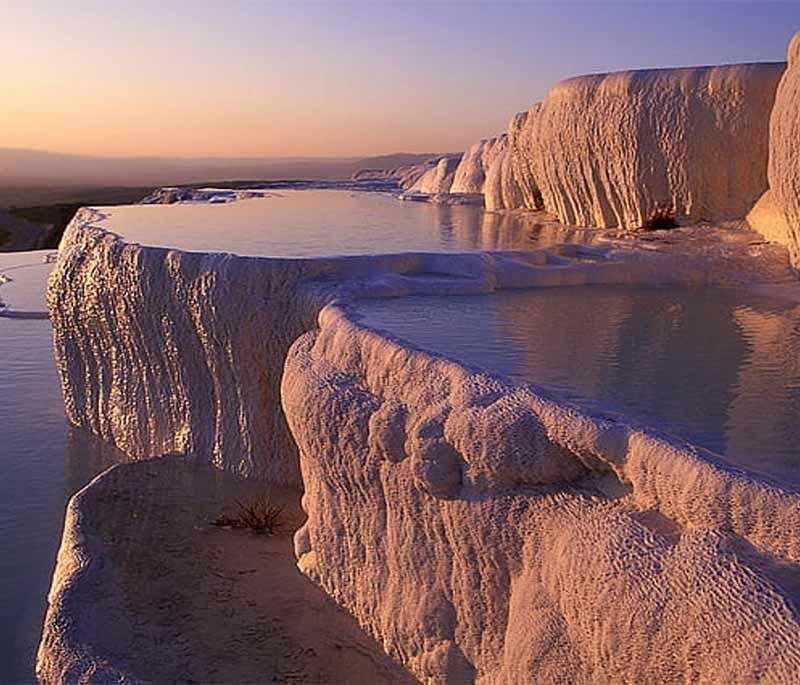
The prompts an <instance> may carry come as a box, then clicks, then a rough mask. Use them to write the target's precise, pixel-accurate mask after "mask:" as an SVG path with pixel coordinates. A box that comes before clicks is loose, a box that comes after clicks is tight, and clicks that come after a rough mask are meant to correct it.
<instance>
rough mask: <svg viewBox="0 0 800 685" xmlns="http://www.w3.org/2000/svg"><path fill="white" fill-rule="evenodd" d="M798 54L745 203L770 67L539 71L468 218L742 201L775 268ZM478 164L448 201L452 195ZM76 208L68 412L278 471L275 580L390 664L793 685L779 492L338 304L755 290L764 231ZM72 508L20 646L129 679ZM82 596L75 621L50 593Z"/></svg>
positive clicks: (61, 277)
mask: <svg viewBox="0 0 800 685" xmlns="http://www.w3.org/2000/svg"><path fill="white" fill-rule="evenodd" d="M798 59H800V39H798V38H797V37H796V38H795V40H794V41H793V42H792V47H791V49H790V54H789V69H788V70H787V71H786V74H785V75H784V76H783V80H782V81H781V85H780V88H779V89H778V96H777V101H776V104H775V110H774V112H773V115H772V122H771V139H770V141H769V145H770V167H769V180H770V189H769V192H768V193H767V196H766V197H765V198H762V200H761V202H759V203H758V204H757V205H756V201H757V200H758V199H759V198H760V197H762V196H763V195H764V193H765V191H766V190H767V175H766V170H767V146H768V131H767V122H768V120H769V112H770V110H771V108H772V102H773V99H774V96H775V91H776V88H777V86H778V80H779V79H780V78H781V74H782V72H783V69H784V66H783V65H781V64H761V65H736V66H728V67H708V68H700V69H679V70H657V71H640V72H625V73H620V74H610V75H600V76H587V77H581V78H578V79H572V80H570V81H567V82H564V83H562V84H560V85H559V86H557V87H556V88H554V89H553V90H552V91H551V92H550V94H549V95H548V96H547V98H546V99H545V101H544V102H543V103H541V105H536V106H534V107H533V108H531V110H530V111H529V112H526V113H522V114H520V115H517V116H516V117H514V119H513V120H512V122H511V124H510V126H509V133H508V137H507V145H506V146H505V147H504V149H502V150H500V151H499V152H498V154H497V155H496V156H494V157H493V160H491V161H490V162H489V163H488V164H485V165H484V163H483V162H481V163H480V168H481V173H483V175H484V178H483V180H482V181H481V183H482V184H483V185H482V189H481V191H480V192H483V193H484V195H485V198H486V204H487V206H488V207H490V208H496V209H513V208H516V207H520V206H524V207H527V208H536V209H541V208H545V209H547V210H548V211H550V212H552V213H554V214H556V215H557V216H558V217H559V218H560V219H561V220H563V221H566V222H569V223H574V224H579V225H581V224H583V225H599V226H605V227H615V226H618V227H621V228H626V227H636V226H639V225H641V224H642V222H643V221H644V220H646V219H647V217H648V215H649V213H650V212H651V211H652V210H653V209H655V208H657V207H660V206H664V205H667V204H669V205H671V207H672V208H673V209H674V210H675V211H676V214H677V217H678V218H679V219H681V220H693V221H697V220H703V219H706V220H715V221H721V220H724V219H742V218H743V217H744V216H745V215H747V214H748V212H749V213H750V221H751V223H752V224H753V225H754V226H756V227H757V228H762V229H763V225H764V223H765V221H766V223H767V224H769V225H770V226H771V228H768V229H767V230H764V233H765V235H767V237H770V238H772V239H776V238H780V236H781V235H782V234H786V236H788V237H787V238H786V240H783V241H780V242H784V243H787V244H789V245H790V247H791V248H792V250H793V256H794V258H795V260H796V259H797V254H798V249H799V248H798V247H797V245H798V240H799V239H798V235H800V233H799V231H800V185H798V183H800V182H798V180H797V173H796V170H797V168H798V164H797V162H798V150H800V143H798V142H797V139H798V135H797V134H798V125H799V124H798V117H797V109H796V107H797V101H798V97H800V95H798V93H800V72H798V71H797V69H798ZM478 152H479V150H478V151H476V153H475V154H474V155H472V157H471V159H472V161H471V162H470V165H472V166H471V167H470V168H471V171H470V173H467V168H466V166H465V168H464V174H463V177H462V176H459V181H458V183H459V184H460V185H457V186H456V187H457V188H458V187H463V188H468V187H470V188H471V187H474V186H471V185H469V184H470V183H473V184H477V183H478V181H477V178H478V176H479V174H477V172H476V170H477V168H478V166H479V165H478V163H477V162H476V160H479V159H482V157H481V155H480V154H478ZM470 154H471V153H469V154H468V155H467V156H468V157H469V156H470ZM457 167H458V160H457V159H452V158H450V159H447V158H445V159H442V160H441V161H440V162H439V163H438V164H437V165H436V167H434V168H432V169H430V170H429V171H427V172H426V173H425V174H424V175H423V176H422V177H421V178H420V179H419V180H418V181H417V183H416V184H415V186H414V188H413V189H412V190H413V192H414V193H418V194H425V195H433V196H436V195H441V194H443V193H448V192H450V191H451V188H452V186H453V184H454V183H455V176H456V175H457V174H456V171H457ZM472 172H476V173H474V174H473V173H472ZM465 192H466V191H465ZM470 192H471V191H470ZM754 205H756V206H755V207H754ZM751 210H752V211H751ZM764 217H766V220H765V219H764ZM770 217H772V218H770ZM775 217H778V218H782V219H781V220H783V221H784V222H785V223H784V224H779V223H776V222H777V219H776V218H775ZM96 218H97V217H96V215H95V213H94V212H93V211H92V210H84V211H82V212H81V213H80V214H79V215H78V216H77V217H76V218H75V220H74V221H73V222H72V224H71V225H70V227H69V228H68V230H67V232H66V233H65V236H64V239H63V241H62V245H61V249H60V256H59V261H58V263H57V264H56V267H55V270H54V272H53V275H52V277H51V280H50V284H49V290H48V305H49V310H50V313H51V318H52V321H53V326H54V332H55V349H56V358H57V362H58V366H59V371H60V374H61V378H62V384H63V389H64V395H65V404H66V411H67V415H68V418H69V419H70V421H72V422H73V423H76V424H78V425H82V426H85V427H88V428H89V429H91V430H92V431H93V432H94V433H96V434H98V435H100V436H101V437H103V438H104V439H106V440H108V441H110V442H112V443H114V444H115V445H117V446H118V447H120V448H122V449H123V450H125V451H126V452H127V453H128V454H130V455H131V456H134V457H139V458H141V457H150V456H159V455H162V454H166V453H175V454H181V455H184V456H186V457H187V458H189V459H191V460H195V461H200V462H204V463H211V464H213V465H215V466H217V467H219V468H222V469H226V470H229V471H233V472H235V473H237V474H240V475H245V476H249V477H253V478H261V479H266V480H269V481H271V482H273V483H276V484H281V485H292V486H298V485H302V487H303V488H304V490H305V495H304V497H303V508H304V509H305V511H306V513H307V515H308V519H307V521H306V522H305V523H304V525H303V526H302V527H301V528H300V529H299V530H298V532H297V533H296V535H295V551H296V555H297V557H298V565H299V567H300V569H301V570H302V571H303V572H304V573H306V574H307V575H308V576H309V577H310V578H311V579H313V580H314V581H315V582H316V583H318V584H319V585H320V586H321V587H322V588H323V589H324V590H325V591H326V592H327V593H328V594H329V595H330V596H331V597H333V598H334V599H335V600H336V601H337V602H338V603H339V604H341V605H342V606H344V607H345V608H346V609H347V610H348V611H349V612H350V613H351V614H352V615H353V616H354V617H355V618H356V619H357V620H358V622H359V623H360V624H361V626H362V627H363V628H364V629H365V630H366V631H367V632H369V633H370V634H372V635H373V636H374V637H375V638H376V639H377V640H378V641H379V642H380V643H381V644H382V645H383V646H384V648H385V650H386V651H387V652H388V653H389V654H391V655H392V656H393V657H394V658H395V659H397V660H398V661H400V662H401V663H402V664H404V665H405V666H407V667H408V668H409V669H410V670H411V671H412V672H413V673H414V674H416V676H418V677H419V678H421V679H425V680H428V681H429V682H431V683H443V682H458V683H461V682H472V681H477V682H480V683H483V684H485V685H488V684H489V683H498V684H499V683H508V682H512V683H518V682H519V683H521V682H531V681H537V682H570V683H597V682H629V683H642V682H674V681H692V682H708V683H712V682H713V683H716V682H731V683H734V682H736V683H739V682H741V683H747V682H754V681H759V682H766V683H784V682H796V681H798V680H800V621H799V620H798V613H797V612H798V609H797V600H798V596H800V594H799V593H800V585H799V584H798V581H797V579H798V577H800V536H798V534H797V531H798V529H800V494H798V493H797V492H795V491H792V490H790V489H788V488H786V487H783V486H780V485H777V484H773V483H770V482H767V481H766V480H763V479H760V478H757V477H755V476H751V475H749V474H747V473H744V472H741V471H738V470H736V469H733V468H732V467H729V466H726V465H724V464H723V463H721V462H720V461H718V460H717V459H716V458H715V456H714V455H713V454H710V453H707V452H705V451H703V450H701V449H698V448H696V447H694V446H692V445H690V444H687V443H685V442H682V441H679V440H676V439H673V438H669V437H665V436H663V435H660V434H657V433H655V432H653V431H651V430H648V429H647V428H646V427H642V426H638V425H634V424H629V423H627V422H625V421H624V420H623V419H620V417H618V416H617V417H611V416H606V415H602V414H601V413H589V412H587V411H585V410H583V409H581V408H580V407H579V406H578V405H575V404H570V403H567V402H564V401H562V400H559V399H556V398H554V397H551V396H549V395H548V393H546V392H545V391H543V390H542V389H540V388H537V387H535V386H526V385H512V384H510V383H509V382H508V381H506V380H504V379H503V378H500V377H494V376H491V375H489V374H485V373H481V372H479V371H477V370H475V369H469V368H466V367H464V366H463V365H461V364H459V363H458V362H456V361H453V360H448V359H444V358H441V357H437V356H435V355H430V354H427V353H424V352H421V351H419V350H416V349H413V348H411V347H410V346H408V345H405V344H403V343H402V342H400V341H397V340H394V339H392V338H390V337H388V336H386V335H383V334H380V333H379V332H377V331H372V330H369V329H367V328H365V327H363V326H362V325H360V324H359V321H358V317H357V314H354V313H353V312H352V311H351V310H350V309H349V303H350V302H351V300H352V299H353V298H355V297H358V296H372V297H382V296H401V295H405V294H412V293H431V292H436V293H439V294H448V293H459V294H464V293H482V292H490V291H492V290H495V289H500V288H513V287H545V286H547V287H553V286H560V285H578V284H591V283H682V284H694V285H706V284H710V283H728V282H736V283H753V282H758V281H764V280H767V281H769V280H781V278H783V277H784V276H785V273H784V272H785V266H786V262H785V259H786V257H785V253H783V257H782V258H781V259H779V260H774V259H773V257H774V256H775V252H774V250H778V249H779V248H778V247H777V246H764V245H759V244H756V243H757V242H758V241H753V240H752V236H753V234H752V233H745V232H742V231H740V230H738V229H735V228H731V229H730V230H729V231H726V230H722V229H711V228H710V227H705V228H695V229H691V231H690V229H679V230H676V231H673V232H672V233H671V234H670V236H672V238H671V240H672V241H674V243H675V244H671V243H670V242H667V243H665V244H664V245H658V244H656V243H647V244H645V243H644V242H642V243H640V245H641V246H642V247H641V249H638V250H629V249H625V248H624V245H623V242H624V241H619V242H618V243H612V242H607V243H606V244H605V246H603V247H597V246H592V247H578V246H576V245H569V246H564V247H562V248H559V249H550V250H540V251H536V252H527V253H521V252H520V253H510V252H509V253H487V252H484V253H475V254H419V253H409V254H398V255H378V256H367V257H338V258H337V257H320V258H315V259H267V258H259V257H238V256H235V255H230V254H203V253H189V252H182V251H179V250H170V249H163V248H155V247H147V246H141V245H136V244H129V243H126V242H125V241H124V240H122V239H121V238H120V237H118V236H116V235H113V234H111V233H109V232H108V231H107V230H105V229H103V228H102V227H101V226H99V225H98V222H97V221H96ZM684 231H690V232H691V233H692V235H691V236H688V235H687V234H685V233H684ZM771 232H772V233H771ZM701 236H705V238H704V239H705V242H703V239H701ZM681 241H684V242H683V243H681ZM682 245H683V246H682ZM686 245H688V246H689V247H686ZM645 248H648V249H645ZM782 252H783V251H782ZM741 257H744V259H743V260H742V259H740V258H741ZM796 263H797V262H796ZM746 324H747V321H745V320H743V321H742V325H746ZM780 335H781V334H780V331H776V332H775V335H774V338H775V340H777V341H779V340H780ZM766 343H768V344H776V343H775V341H774V340H772V338H770V340H768V341H766ZM766 343H765V344H766ZM768 344H767V348H768ZM741 410H742V411H746V408H743V409H741ZM92 487H94V486H89V488H90V489H91V488H92ZM89 499H90V496H89V495H87V492H86V491H84V493H83V494H82V495H79V496H77V497H76V498H75V499H73V501H72V503H71V504H70V508H69V509H68V516H67V521H66V526H65V532H64V542H63V544H62V549H61V553H60V555H59V560H58V566H57V569H56V573H55V575H54V579H53V588H52V591H51V597H52V598H55V599H54V601H55V603H54V604H53V605H51V610H50V612H49V613H48V617H47V620H46V624H45V629H44V636H45V639H44V640H43V642H42V646H41V648H40V654H39V660H40V663H43V664H45V665H47V668H48V671H47V675H46V678H45V680H46V681H47V682H60V681H61V680H63V677H64V676H65V674H66V671H64V669H66V668H72V665H74V664H75V663H76V658H77V659H78V660H79V661H80V663H87V664H89V665H90V666H91V665H92V664H99V665H100V666H101V667H102V669H103V673H104V674H106V675H109V676H112V677H113V678H115V679H117V680H120V679H121V680H124V679H126V678H127V679H128V680H130V681H134V680H135V678H133V677H132V676H131V674H130V673H129V672H127V671H126V669H125V665H124V660H118V661H117V660H115V658H114V655H115V654H122V653H125V652H126V651H127V650H128V649H129V646H130V645H129V644H128V643H127V642H125V640H124V639H116V638H115V636H117V635H123V637H124V634H125V633H126V627H127V626H129V625H130V622H131V621H134V620H135V616H128V615H126V613H125V611H124V609H122V607H123V606H124V603H123V602H122V601H121V598H120V595H119V589H118V588H115V587H113V586H110V585H103V586H102V587H100V588H99V592H97V589H98V588H95V587H92V583H97V582H100V581H98V578H99V577H100V576H98V575H97V573H96V571H97V570H98V569H100V568H102V566H103V564H105V563H111V562H110V561H109V559H108V558H107V557H106V555H105V550H103V549H102V548H99V547H97V548H93V547H92V544H94V541H95V539H94V538H89V537H82V526H83V530H88V528H86V526H85V525H84V524H85V523H86V521H87V520H88V518H87V511H86V510H85V502H86V501H88V500H89ZM82 507H84V508H83V509H82ZM113 577H114V576H113V574H108V573H105V574H102V578H103V581H102V582H103V583H106V582H107V581H108V579H109V578H113ZM87 588H88V589H87ZM90 596H91V597H95V598H96V601H97V602H98V604H97V605H96V607H95V608H96V609H97V610H98V611H100V615H98V618H97V623H96V625H95V624H94V622H92V621H86V620H82V621H75V620H73V619H75V618H82V619H85V616H83V615H82V614H81V612H83V611H84V609H82V608H81V607H75V606H71V605H70V604H69V602H61V599H63V598H65V597H66V598H68V597H90ZM59 602H61V603H59ZM103 606H105V607H110V610H109V613H108V614H103V612H102V609H103ZM70 612H77V613H75V614H73V615H71V614H70ZM80 626H86V628H81V627H80ZM92 626H94V627H92ZM98 626H99V628H98ZM106 627H107V628H108V630H105V628H106ZM98 631H101V632H102V635H101V634H100V632H98ZM48 636H49V639H48ZM62 637H65V638H68V639H66V640H62V639H61V638H62ZM115 640H116V641H115ZM70 645H73V646H75V647H74V648H73V647H71V646H70ZM73 649H74V650H75V653H72V652H71V650H73ZM78 650H80V654H78V653H77V651H78ZM62 665H63V666H62Z"/></svg>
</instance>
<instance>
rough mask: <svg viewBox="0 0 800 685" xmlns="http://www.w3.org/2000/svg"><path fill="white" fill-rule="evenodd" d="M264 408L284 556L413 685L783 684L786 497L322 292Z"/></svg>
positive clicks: (799, 655) (799, 652) (793, 544)
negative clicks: (379, 326)
mask: <svg viewBox="0 0 800 685" xmlns="http://www.w3.org/2000/svg"><path fill="white" fill-rule="evenodd" d="M282 398H283V406H284V410H285V412H286V415H287V418H288V421H289V424H290V426H291V428H292V432H293V434H294V436H295V438H296V440H297V442H298V445H299V447H300V455H301V466H302V472H303V480H304V484H305V495H304V497H303V507H304V509H305V511H306V512H307V514H308V521H307V522H306V524H305V526H304V527H303V528H301V529H300V531H298V533H297V534H296V536H295V551H296V554H297V556H298V564H299V566H300V568H301V570H303V571H304V572H305V573H306V574H308V575H309V576H310V577H311V578H313V579H314V580H316V581H317V582H318V583H319V584H320V585H321V586H322V587H323V588H324V589H325V590H326V591H327V592H328V593H329V594H331V595H332V596H333V597H335V598H336V599H337V601H339V602H340V603H341V604H343V605H344V606H345V607H346V608H348V609H349V611H350V612H351V613H353V615H354V616H356V618H357V619H358V620H359V622H360V623H361V624H362V625H363V626H364V627H365V628H366V629H367V630H369V631H370V632H371V633H372V634H373V635H374V636H375V637H376V638H377V639H378V640H380V641H382V642H383V644H384V646H385V648H386V649H387V650H388V651H389V653H390V654H392V655H393V656H395V658H397V659H399V660H400V661H401V662H402V663H404V664H406V665H407V666H408V667H409V668H410V669H411V670H412V671H413V672H414V673H416V674H417V675H418V676H419V677H420V678H421V679H429V681H430V682H471V681H473V680H478V681H480V682H486V683H490V682H491V683H494V682H497V683H505V682H579V683H596V682H674V681H679V680H681V681H682V680H684V679H686V678H687V677H690V678H691V679H695V680H698V681H700V682H753V681H755V680H762V681H765V682H776V683H777V682H792V681H794V680H797V678H798V677H800V647H798V638H800V626H799V625H798V620H797V615H796V609H795V606H796V604H795V602H796V599H797V597H798V589H800V585H799V584H798V582H797V578H798V571H800V568H798V564H799V563H800V538H798V536H797V534H796V530H797V526H798V524H800V496H798V495H797V494H796V493H793V492H790V491H786V490H782V489H781V488H779V487H776V486H773V485H770V484H768V483H765V482H758V481H757V480H754V479H752V478H749V477H747V476H745V475H743V474H740V473H737V472H735V471H733V470H730V469H728V468H725V467H723V466H721V465H719V464H717V463H716V462H715V461H714V460H713V458H709V456H708V455H705V454H703V453H702V451H698V450H696V449H695V448H692V447H690V446H688V445H685V444H683V443H680V442H677V441H672V442H670V441H668V440H666V439H665V438H663V437H659V436H658V435H655V434H650V433H648V432H647V431H646V430H643V429H640V428H635V427H632V426H628V425H625V424H624V423H620V422H619V421H618V420H610V419H604V418H603V417H592V416H588V415H584V414H582V413H581V412H580V411H578V410H576V409H573V408H570V407H569V406H565V405H562V404H560V403H558V402H554V401H552V400H551V399H549V398H548V397H547V395H545V394H542V393H541V392H539V391H536V390H535V389H533V388H527V387H520V386H510V385H507V384H506V383H504V382H503V381H501V380H500V379H498V378H493V377H491V376H488V375H486V374H480V373H476V372H473V371H470V370H468V369H466V368H463V367H461V366H460V365H458V364H456V363H454V362H450V361H447V360H444V359H441V358H437V357H435V356H431V355H428V354H425V353H422V352H419V351H416V350H414V349H410V348H405V347H403V346H402V345H401V344H399V343H397V342H394V341H392V340H389V339H387V338H385V337H383V336H381V335H378V334H377V333H374V332H372V331H370V330H368V329H364V328H361V327H360V326H359V325H358V324H357V323H355V322H354V321H353V320H351V319H349V318H348V317H347V316H346V314H345V313H344V311H343V310H341V309H339V308H336V307H329V308H327V309H325V310H323V312H322V314H321V316H320V330H319V331H318V332H314V333H308V334H306V335H304V336H303V337H302V338H300V339H299V340H298V341H297V342H296V343H295V344H294V345H293V347H292V348H291V350H290V353H289V357H288V359H287V363H286V370H285V373H284V378H283V385H282Z"/></svg>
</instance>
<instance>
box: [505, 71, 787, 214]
mask: <svg viewBox="0 0 800 685" xmlns="http://www.w3.org/2000/svg"><path fill="white" fill-rule="evenodd" d="M784 68H785V65H784V64H778V63H776V64H740V65H732V66H720V67H700V68H691V69H657V70H645V71H626V72H619V73H613V74H600V75H595V76H581V77H578V78H573V79H569V80H567V81H564V82H562V83H560V84H558V85H557V86H555V87H554V88H553V89H552V90H551V91H550V92H549V93H548V94H547V97H546V98H545V99H544V101H543V102H542V103H541V104H540V105H535V106H534V107H533V108H532V109H531V110H530V111H529V112H528V114H527V116H521V117H519V118H518V119H516V120H515V121H514V122H512V132H511V134H510V138H511V147H512V155H513V157H514V159H513V162H512V164H513V167H514V169H515V172H517V178H518V181H519V182H520V184H521V186H522V187H523V191H524V193H525V204H526V206H527V207H530V208H537V209H538V208H540V207H539V203H538V202H537V199H536V196H535V195H536V193H535V191H536V190H538V191H539V193H540V194H541V205H542V206H543V208H544V209H546V210H547V211H548V212H551V213H553V214H555V215H556V216H558V218H559V219H560V220H561V221H563V222H565V223H569V224H574V225H580V226H601V227H625V228H635V227H639V226H642V225H643V224H644V223H645V222H646V221H647V219H648V217H649V216H650V215H651V213H652V212H653V211H655V210H656V209H659V208H665V209H668V210H669V211H671V212H673V213H674V215H675V217H676V218H677V219H678V220H679V221H692V222H697V221H704V220H706V221H723V220H728V219H736V218H743V217H744V216H745V215H746V214H747V212H748V211H749V210H750V208H751V207H752V206H753V204H754V203H755V202H756V200H758V198H759V197H760V196H761V195H762V194H763V192H764V191H765V190H766V188H767V176H766V169H767V156H768V148H769V117H770V112H771V110H772V105H773V102H774V100H775V91H776V89H777V86H778V81H779V80H780V78H781V75H782V73H783V71H784ZM789 82H790V81H785V83H789ZM790 89H791V86H788V85H785V86H784V88H783V92H784V97H783V100H784V101H785V100H786V94H788V92H789V90H790ZM779 111H780V110H779ZM782 121H783V119H782V118H781V116H780V114H778V115H777V116H775V117H774V118H773V126H772V128H773V135H774V134H775V132H777V134H778V136H779V137H780V135H782V134H781V132H782V131H784V130H785V131H787V133H786V135H787V137H788V136H790V135H794V134H791V133H789V129H788V128H787V126H788V124H783V123H781V122H782ZM787 121H788V119H787ZM795 138H796V136H795ZM790 147H791V146H790ZM787 149H788V148H787ZM787 161H788V159H787ZM781 165H784V163H783V162H781V161H779V160H776V161H775V162H773V164H772V168H778V167H780V166H781ZM778 192H779V193H782V192H783V191H778Z"/></svg>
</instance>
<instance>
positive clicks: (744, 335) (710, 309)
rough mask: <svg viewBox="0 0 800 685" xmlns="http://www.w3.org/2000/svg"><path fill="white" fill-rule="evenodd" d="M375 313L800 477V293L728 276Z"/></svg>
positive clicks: (445, 344)
mask: <svg viewBox="0 0 800 685" xmlns="http://www.w3.org/2000/svg"><path fill="white" fill-rule="evenodd" d="M357 309H358V311H359V313H360V315H361V316H362V320H363V322H364V323H366V324H368V325H370V326H372V327H375V328H379V329H382V330H384V331H387V332H389V333H392V334H394V335H396V336H399V337H401V338H403V339H405V340H407V341H409V342H411V343H412V344H414V345H416V346H418V347H421V348H423V349H427V350H431V351H434V352H438V353H440V354H443V355H445V356H448V357H451V358H454V359H457V360H460V361H462V362H464V363H466V364H468V365H472V366H475V367H480V368H483V369H486V370H488V371H492V372H495V373H499V374H502V375H505V376H508V377H510V378H512V379H513V380H516V381H522V382H531V383H536V384H539V385H542V386H544V387H546V388H549V389H551V390H553V391H556V392H558V393H560V394H562V395H566V396H569V397H571V398H573V399H576V398H577V399H579V400H580V401H581V403H582V404H584V405H587V406H588V407H589V408H592V407H595V408H598V407H601V406H602V407H611V408H612V409H615V410H619V411H621V412H623V413H625V414H627V415H629V416H633V417H635V418H636V419H638V420H640V421H642V422H644V423H646V424H648V425H651V426H654V427H656V428H659V429H662V430H666V431H668V432H671V433H674V434H675V435H678V436H680V437H683V438H685V439H688V440H690V441H691V442H693V443H695V444H697V445H699V446H702V447H705V448H707V449H710V450H712V451H714V452H717V453H718V454H720V455H724V456H725V459H726V460H727V461H729V462H731V463H733V464H736V465H738V466H740V467H743V468H746V469H749V470H753V471H757V472H761V473H764V474H767V475H769V476H771V477H774V478H777V479H780V480H784V481H787V482H790V483H792V484H794V485H800V421H798V418H799V417H800V307H797V306H796V305H794V304H790V303H786V302H783V301H780V300H777V299H772V298H766V297H761V296H756V295H753V294H748V293H747V292H744V291H737V290H724V289H699V288H698V289H690V288H685V289H679V288H669V289H660V288H645V287H618V286H615V287H609V286H602V287H598V286H595V287H591V288H587V287H583V288H552V289H538V290H520V291H501V292H498V293H494V294H491V295H486V296H474V297H408V298H402V299H394V300H365V301H362V302H360V303H358V307H357Z"/></svg>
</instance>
